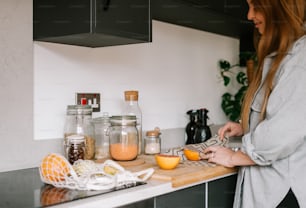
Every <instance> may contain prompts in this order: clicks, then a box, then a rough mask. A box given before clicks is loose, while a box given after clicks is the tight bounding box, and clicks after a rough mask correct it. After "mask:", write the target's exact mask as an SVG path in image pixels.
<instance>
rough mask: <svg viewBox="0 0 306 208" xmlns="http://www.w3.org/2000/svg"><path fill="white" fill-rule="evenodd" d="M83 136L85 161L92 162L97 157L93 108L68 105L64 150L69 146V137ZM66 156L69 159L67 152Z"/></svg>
mask: <svg viewBox="0 0 306 208" xmlns="http://www.w3.org/2000/svg"><path fill="white" fill-rule="evenodd" d="M72 135H79V136H83V137H84V139H85V155H84V159H85V160H92V159H94V156H95V139H94V129H93V125H92V108H91V106H89V105H68V106H67V115H66V122H65V130H64V149H65V150H66V149H67V147H68V146H69V144H68V137H69V136H72ZM65 156H66V158H67V159H68V155H67V151H65Z"/></svg>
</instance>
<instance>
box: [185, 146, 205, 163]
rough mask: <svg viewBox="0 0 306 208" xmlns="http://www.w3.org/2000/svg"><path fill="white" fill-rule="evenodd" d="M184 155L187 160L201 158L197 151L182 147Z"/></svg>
mask: <svg viewBox="0 0 306 208" xmlns="http://www.w3.org/2000/svg"><path fill="white" fill-rule="evenodd" d="M184 155H185V156H186V158H187V159H188V160H193V161H198V160H200V159H201V157H200V153H199V152H197V151H192V150H190V149H184Z"/></svg>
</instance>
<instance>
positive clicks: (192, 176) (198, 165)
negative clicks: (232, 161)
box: [125, 155, 237, 187]
mask: <svg viewBox="0 0 306 208" xmlns="http://www.w3.org/2000/svg"><path fill="white" fill-rule="evenodd" d="M138 159H142V160H143V161H144V163H143V164H140V165H135V166H128V167H125V168H126V169H127V170H130V171H133V172H136V171H140V170H144V169H147V168H151V167H152V168H154V170H155V171H154V174H153V175H152V179H157V180H165V181H171V182H172V186H173V187H180V186H184V185H188V184H191V183H196V182H199V181H203V180H209V179H212V178H215V177H219V176H223V175H226V174H229V173H235V172H237V169H236V168H226V167H223V166H219V165H213V164H210V163H208V162H206V161H200V162H198V161H184V162H181V163H180V164H179V165H178V166H177V167H176V168H175V169H173V170H162V169H160V168H159V167H158V166H157V164H156V162H155V159H154V156H148V155H140V156H138Z"/></svg>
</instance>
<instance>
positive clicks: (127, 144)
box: [109, 115, 139, 161]
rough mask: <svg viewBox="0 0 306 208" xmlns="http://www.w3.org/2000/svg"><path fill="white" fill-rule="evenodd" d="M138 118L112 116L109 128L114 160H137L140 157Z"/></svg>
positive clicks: (110, 145)
mask: <svg viewBox="0 0 306 208" xmlns="http://www.w3.org/2000/svg"><path fill="white" fill-rule="evenodd" d="M136 125H137V122H136V116H129V115H123V116H112V117H111V118H110V128H109V154H110V157H111V158H112V159H113V160H118V161H129V160H135V159H136V158H137V155H138V148H139V147H138V131H137V128H136Z"/></svg>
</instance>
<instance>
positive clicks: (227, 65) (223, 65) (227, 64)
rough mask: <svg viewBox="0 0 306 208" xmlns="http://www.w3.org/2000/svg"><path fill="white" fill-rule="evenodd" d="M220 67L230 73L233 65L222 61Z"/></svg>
mask: <svg viewBox="0 0 306 208" xmlns="http://www.w3.org/2000/svg"><path fill="white" fill-rule="evenodd" d="M219 67H220V68H221V69H223V70H224V71H228V70H229V69H230V68H231V64H230V63H229V62H228V61H226V60H220V61H219Z"/></svg>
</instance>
